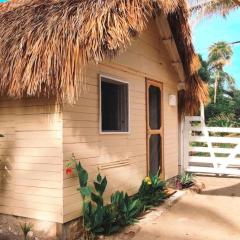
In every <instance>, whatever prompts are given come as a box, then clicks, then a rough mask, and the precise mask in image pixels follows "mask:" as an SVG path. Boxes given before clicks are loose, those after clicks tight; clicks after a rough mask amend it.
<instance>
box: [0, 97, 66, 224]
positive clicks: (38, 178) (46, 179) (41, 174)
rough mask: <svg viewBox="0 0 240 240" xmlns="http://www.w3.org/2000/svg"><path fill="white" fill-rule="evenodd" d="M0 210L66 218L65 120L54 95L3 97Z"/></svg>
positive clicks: (50, 218)
mask: <svg viewBox="0 0 240 240" xmlns="http://www.w3.org/2000/svg"><path fill="white" fill-rule="evenodd" d="M0 133H3V134H4V135H5V137H4V138H0V160H1V162H0V163H1V164H0V166H1V167H0V169H1V173H0V213H5V214H12V215H17V216H24V217H29V218H37V219H42V220H48V221H53V222H62V219H63V217H62V216H63V162H62V119H61V115H60V114H59V109H57V108H56V107H55V106H54V102H53V101H51V100H31V99H28V100H23V101H16V100H7V99H1V100H0Z"/></svg>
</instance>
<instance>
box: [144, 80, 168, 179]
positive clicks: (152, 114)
mask: <svg viewBox="0 0 240 240" xmlns="http://www.w3.org/2000/svg"><path fill="white" fill-rule="evenodd" d="M162 95H163V94H162V83H159V82H156V81H153V80H148V79H147V80H146V98H147V99H146V100H147V101H146V103H147V166H148V168H147V171H148V173H151V174H154V175H155V174H159V175H160V177H162V178H163V177H164V176H163V174H164V171H163V147H162V146H163V118H162V112H163V108H162Z"/></svg>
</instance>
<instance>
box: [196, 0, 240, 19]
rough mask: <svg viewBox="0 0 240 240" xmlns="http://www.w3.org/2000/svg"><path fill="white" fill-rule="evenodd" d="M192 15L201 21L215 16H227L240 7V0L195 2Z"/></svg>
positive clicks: (197, 0)
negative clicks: (203, 18)
mask: <svg viewBox="0 0 240 240" xmlns="http://www.w3.org/2000/svg"><path fill="white" fill-rule="evenodd" d="M191 3H192V9H191V11H192V13H193V14H196V16H197V17H198V18H199V19H201V18H202V17H206V16H208V17H211V16H212V15H214V14H220V15H222V16H226V15H228V14H229V12H230V11H232V10H235V9H237V8H239V7H240V0H193V1H191Z"/></svg>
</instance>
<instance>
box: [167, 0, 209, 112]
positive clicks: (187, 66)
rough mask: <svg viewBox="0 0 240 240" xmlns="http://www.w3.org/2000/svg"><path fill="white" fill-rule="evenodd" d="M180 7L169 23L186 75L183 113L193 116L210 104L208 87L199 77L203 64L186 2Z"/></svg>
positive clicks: (169, 18)
mask: <svg viewBox="0 0 240 240" xmlns="http://www.w3.org/2000/svg"><path fill="white" fill-rule="evenodd" d="M179 6H180V7H179V8H178V9H177V10H176V11H175V12H174V13H171V14H169V16H168V21H169V24H170V27H171V29H172V34H173V37H174V39H175V42H176V43H177V49H178V52H179V55H180V58H181V61H182V63H183V68H184V72H185V75H186V89H185V94H184V99H183V101H184V103H183V104H182V105H183V111H184V112H185V113H187V114H190V115H193V114H195V113H196V112H197V111H199V107H200V105H201V103H207V102H208V87H207V85H206V84H205V83H204V82H203V81H202V79H201V78H200V77H199V75H198V70H199V68H200V66H201V63H200V60H199V58H198V56H197V55H196V53H195V51H194V47H193V44H192V39H191V29H190V26H189V24H188V19H189V12H188V10H187V9H188V8H187V6H186V2H185V1H184V0H182V1H180V3H179Z"/></svg>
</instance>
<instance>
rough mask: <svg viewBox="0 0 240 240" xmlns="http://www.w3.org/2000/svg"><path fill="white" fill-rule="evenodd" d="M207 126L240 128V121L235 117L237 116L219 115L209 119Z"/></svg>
mask: <svg viewBox="0 0 240 240" xmlns="http://www.w3.org/2000/svg"><path fill="white" fill-rule="evenodd" d="M207 125H208V126H209V127H240V121H239V120H238V119H237V118H236V117H235V114H232V113H230V114H223V113H221V114H219V115H217V116H214V117H212V118H209V120H208V122H207Z"/></svg>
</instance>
